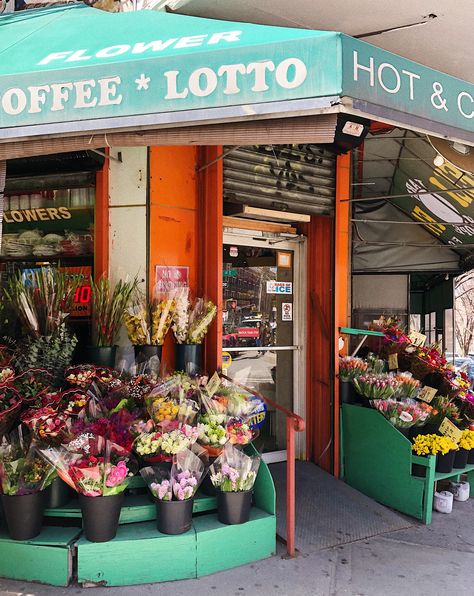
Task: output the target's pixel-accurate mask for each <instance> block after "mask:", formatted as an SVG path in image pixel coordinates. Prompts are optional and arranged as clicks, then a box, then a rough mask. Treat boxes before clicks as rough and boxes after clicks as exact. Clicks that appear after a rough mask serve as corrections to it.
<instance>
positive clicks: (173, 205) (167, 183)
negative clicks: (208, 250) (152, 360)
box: [148, 146, 201, 367]
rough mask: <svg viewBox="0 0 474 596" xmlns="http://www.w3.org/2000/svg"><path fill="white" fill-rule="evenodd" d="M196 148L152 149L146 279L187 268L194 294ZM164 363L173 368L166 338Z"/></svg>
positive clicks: (197, 225)
mask: <svg viewBox="0 0 474 596" xmlns="http://www.w3.org/2000/svg"><path fill="white" fill-rule="evenodd" d="M197 155H198V148H197V147H192V146H186V147H184V146H181V147H151V148H150V159H149V164H150V165H149V175H150V207H149V222H148V224H149V278H150V290H151V289H152V288H153V286H154V284H155V267H156V265H165V266H168V267H169V266H174V265H177V266H186V267H189V285H190V288H191V291H192V292H193V294H196V292H197V281H198V270H199V267H200V263H199V257H198V254H199V249H198V245H199V241H198V239H199V236H200V233H201V229H200V228H201V224H200V222H199V215H198V206H199V198H198V180H197V178H198V177H197V175H196V165H197ZM164 361H165V363H166V365H167V366H169V367H173V366H174V346H173V341H172V338H171V337H170V336H169V337H168V339H167V341H166V344H165V349H164Z"/></svg>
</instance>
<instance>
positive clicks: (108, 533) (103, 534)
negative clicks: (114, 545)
mask: <svg viewBox="0 0 474 596" xmlns="http://www.w3.org/2000/svg"><path fill="white" fill-rule="evenodd" d="M122 502H123V493H120V494H118V495H111V496H109V497H86V496H85V495H81V494H80V495H79V505H80V506H81V511H82V527H83V529H84V534H85V536H86V538H87V540H89V542H108V541H109V540H112V539H113V538H115V535H116V534H117V528H118V523H119V518H120V510H121V509H122Z"/></svg>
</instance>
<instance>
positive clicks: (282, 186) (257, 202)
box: [224, 144, 336, 215]
mask: <svg viewBox="0 0 474 596" xmlns="http://www.w3.org/2000/svg"><path fill="white" fill-rule="evenodd" d="M335 178H336V157H335V156H334V154H332V153H330V152H328V151H327V150H325V149H323V148H322V147H321V146H318V145H315V144H307V145H256V146H247V147H238V148H235V149H232V148H231V147H227V148H226V156H225V158H224V200H225V201H228V202H233V203H242V204H245V205H251V206H254V207H263V208H267V209H275V210H280V211H289V212H295V213H305V214H309V215H332V214H333V212H334V200H335V188H336V184H335Z"/></svg>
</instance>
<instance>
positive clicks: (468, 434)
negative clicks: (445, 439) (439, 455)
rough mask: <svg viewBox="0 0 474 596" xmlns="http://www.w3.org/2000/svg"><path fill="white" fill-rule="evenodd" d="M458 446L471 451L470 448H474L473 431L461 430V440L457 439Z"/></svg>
mask: <svg viewBox="0 0 474 596" xmlns="http://www.w3.org/2000/svg"><path fill="white" fill-rule="evenodd" d="M459 448H460V449H466V451H471V449H474V431H472V430H464V431H463V433H462V437H461V440H460V441H459Z"/></svg>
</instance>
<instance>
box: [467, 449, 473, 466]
mask: <svg viewBox="0 0 474 596" xmlns="http://www.w3.org/2000/svg"><path fill="white" fill-rule="evenodd" d="M467 463H468V465H472V464H474V449H471V450H470V451H468V456H467Z"/></svg>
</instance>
